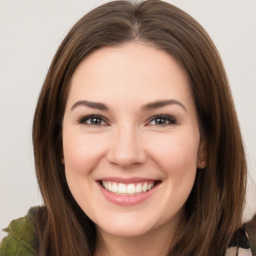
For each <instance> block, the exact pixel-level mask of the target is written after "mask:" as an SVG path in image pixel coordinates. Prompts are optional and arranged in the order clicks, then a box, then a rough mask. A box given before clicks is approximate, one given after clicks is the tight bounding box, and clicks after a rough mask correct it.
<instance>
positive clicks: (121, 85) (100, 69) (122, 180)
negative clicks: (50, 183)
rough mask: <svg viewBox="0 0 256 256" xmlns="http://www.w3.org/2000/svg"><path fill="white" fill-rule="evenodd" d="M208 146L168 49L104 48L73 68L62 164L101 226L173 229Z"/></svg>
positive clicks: (112, 230) (111, 230)
mask: <svg viewBox="0 0 256 256" xmlns="http://www.w3.org/2000/svg"><path fill="white" fill-rule="evenodd" d="M204 148H205V145H204V141H203V140H202V139H200V133H199V127H198V121H197V113H196V108H195V104H194V101H193V97H192V95H191V91H190V84H189V80H188V77H187V75H186V72H185V71H184V69H183V68H182V67H181V66H180V65H179V64H178V62H177V61H176V60H175V59H174V58H173V57H172V56H170V55H168V54H167V53H166V52H164V51H162V50H158V49H156V48H153V47H152V46H148V45H145V44H142V43H138V42H137V43H136V42H131V43H127V44H123V45H121V46H115V47H105V48H101V49H99V50H97V51H95V52H93V53H92V54H90V55H89V56H88V57H86V58H85V59H84V60H83V61H82V62H81V63H80V65H79V66H78V67H77V69H76V70H75V73H74V74H73V77H72V80H71V88H70V92H69V96H68V100H67V105H66V110H65V114H64V120H63V152H64V157H63V163H64V165H65V173H66V178H67V182H68V186H69V188H70V191H71V193H72V195H73V196H74V198H75V200H76V201H77V203H78V204H79V206H80V207H81V208H82V210H83V211H84V212H85V213H86V214H87V216H88V217H89V218H90V219H91V220H92V221H93V222H94V223H95V224H96V226H97V228H98V231H99V232H102V233H106V234H110V235H117V236H121V237H136V236H141V235H145V234H147V233H148V232H154V231H156V230H158V231H159V230H161V229H162V230H164V229H165V230H166V229H168V230H174V228H175V227H176V225H177V223H178V222H179V221H180V219H181V217H182V210H183V206H184V204H185V202H186V200H187V198H188V196H189V194H190V192H191V189H192V186H193V184H194V181H195V176H196V171H197V167H199V168H201V167H203V166H202V165H203V163H202V161H203V160H204V158H205V152H204Z"/></svg>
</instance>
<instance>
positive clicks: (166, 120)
mask: <svg viewBox="0 0 256 256" xmlns="http://www.w3.org/2000/svg"><path fill="white" fill-rule="evenodd" d="M171 124H176V120H175V118H173V117H172V116H169V115H157V116H154V117H153V118H151V119H150V121H149V125H156V126H167V125H171Z"/></svg>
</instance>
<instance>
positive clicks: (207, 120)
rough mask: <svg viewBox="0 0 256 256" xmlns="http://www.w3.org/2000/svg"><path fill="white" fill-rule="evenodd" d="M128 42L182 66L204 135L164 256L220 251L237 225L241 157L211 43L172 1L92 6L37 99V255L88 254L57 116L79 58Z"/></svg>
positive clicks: (88, 238) (89, 233) (90, 233)
mask: <svg viewBox="0 0 256 256" xmlns="http://www.w3.org/2000/svg"><path fill="white" fill-rule="evenodd" d="M133 40H138V41H142V42H147V43H149V44H151V45H153V46H154V47H157V48H159V49H163V50H165V51H166V52H167V53H169V54H171V55H172V56H174V57H175V58H176V59H177V61H179V62H180V63H181V64H182V65H183V66H184V68H185V69H186V71H187V74H188V75H189V78H190V84H191V90H192V93H193V97H194V100H195V104H196V108H197V113H198V118H199V123H200V127H201V132H202V133H203V135H204V136H206V138H207V145H208V146H207V147H208V148H207V152H208V159H207V167H206V168H205V169H204V170H198V174H197V178H196V182H195V184H194V187H193V190H192V192H191V194H190V196H189V198H188V200H187V202H186V205H185V210H186V219H185V224H184V226H183V228H182V229H179V232H178V233H177V238H176V241H175V243H174V246H173V247H172V251H171V252H170V255H172V256H175V255H177V256H185V255H187V256H188V255H197V256H205V255H208V256H209V255H214V256H215V255H224V254H225V249H226V247H227V245H228V242H229V241H230V239H231V237H232V234H233V233H234V232H235V231H236V230H237V229H238V228H239V226H240V225H241V218H242V210H243V203H244V197H245V183H246V163H245V155H244V149H243V145H242V139H241V134H240V130H239V125H238V121H237V116H236V112H235V108H234V104H233V101H232V96H231V93H230V88H229V84H228V80H227V77H226V74H225V70H224V68H223V65H222V62H221V59H220V56H219V54H218V52H217V50H216V48H215V46H214V44H213V43H212V41H211V39H210V38H209V36H208V34H207V33H206V32H205V30H204V29H203V28H202V27H201V26H200V25H199V24H198V23H197V22H196V21H195V20H194V19H193V18H191V17H190V16H189V15H188V14H186V13H185V12H183V11H182V10H180V9H178V8H176V7H174V6H172V5H171V4H168V3H165V2H162V1H158V0H148V1H144V2H140V3H136V4H133V3H131V2H128V1H114V2H110V3H107V4H104V5H102V6H100V7H98V8H96V9H94V10H92V11H91V12H89V13H88V14H86V15H85V16H84V17H82V18H81V19H80V20H79V21H78V23H77V24H75V25H74V27H73V28H72V29H71V30H70V32H69V33H68V35H67V36H66V38H65V39H64V40H63V42H62V44H61V45H60V47H59V49H58V50H57V53H56V55H55V57H54V59H53V61H52V64H51V66H50V68H49V71H48V74H47V77H46V79H45V82H44V85H43V88H42V91H41V94H40V97H39V100H38V104H37V108H36V112H35V117H34V125H33V143H34V154H35V165H36V172H37V179H38V183H39V186H40V190H41V193H42V196H43V200H44V203H45V207H44V208H43V209H42V210H41V211H39V213H38V216H37V227H38V244H37V250H38V254H39V255H55V256H60V255H61V256H63V255H68V256H72V255H73V256H79V255H88V256H89V255H93V253H94V249H95V241H96V231H95V225H94V223H93V222H92V221H91V220H90V219H89V218H88V217H87V216H86V215H85V214H84V213H83V211H82V210H81V209H80V207H79V206H78V205H77V203H76V202H75V200H74V198H73V197H72V195H71V193H70V191H69V188H68V186H67V183H66V178H65V172H64V167H63V164H62V162H61V159H62V119H63V115H64V110H65V104H66V100H67V96H68V92H69V82H70V79H71V77H72V74H73V72H74V70H75V69H76V67H77V66H78V64H79V63H80V62H81V60H82V59H83V58H85V57H86V56H87V55H88V54H89V53H90V52H92V51H94V50H97V49H98V48H100V47H104V46H114V45H120V44H123V43H125V42H129V41H133ZM170 244H171V241H170ZM167 246H169V245H167Z"/></svg>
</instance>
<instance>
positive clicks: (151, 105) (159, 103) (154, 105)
mask: <svg viewBox="0 0 256 256" xmlns="http://www.w3.org/2000/svg"><path fill="white" fill-rule="evenodd" d="M174 104H175V105H178V106H180V107H181V108H183V110H185V111H187V109H186V107H185V106H184V105H183V104H182V103H181V102H179V101H177V100H173V99H171V100H160V101H155V102H151V103H148V104H146V105H144V106H142V110H144V111H150V110H153V109H157V108H162V107H165V106H168V105H174Z"/></svg>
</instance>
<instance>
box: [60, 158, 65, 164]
mask: <svg viewBox="0 0 256 256" xmlns="http://www.w3.org/2000/svg"><path fill="white" fill-rule="evenodd" d="M61 162H62V164H64V165H65V159H64V157H62V158H61Z"/></svg>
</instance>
